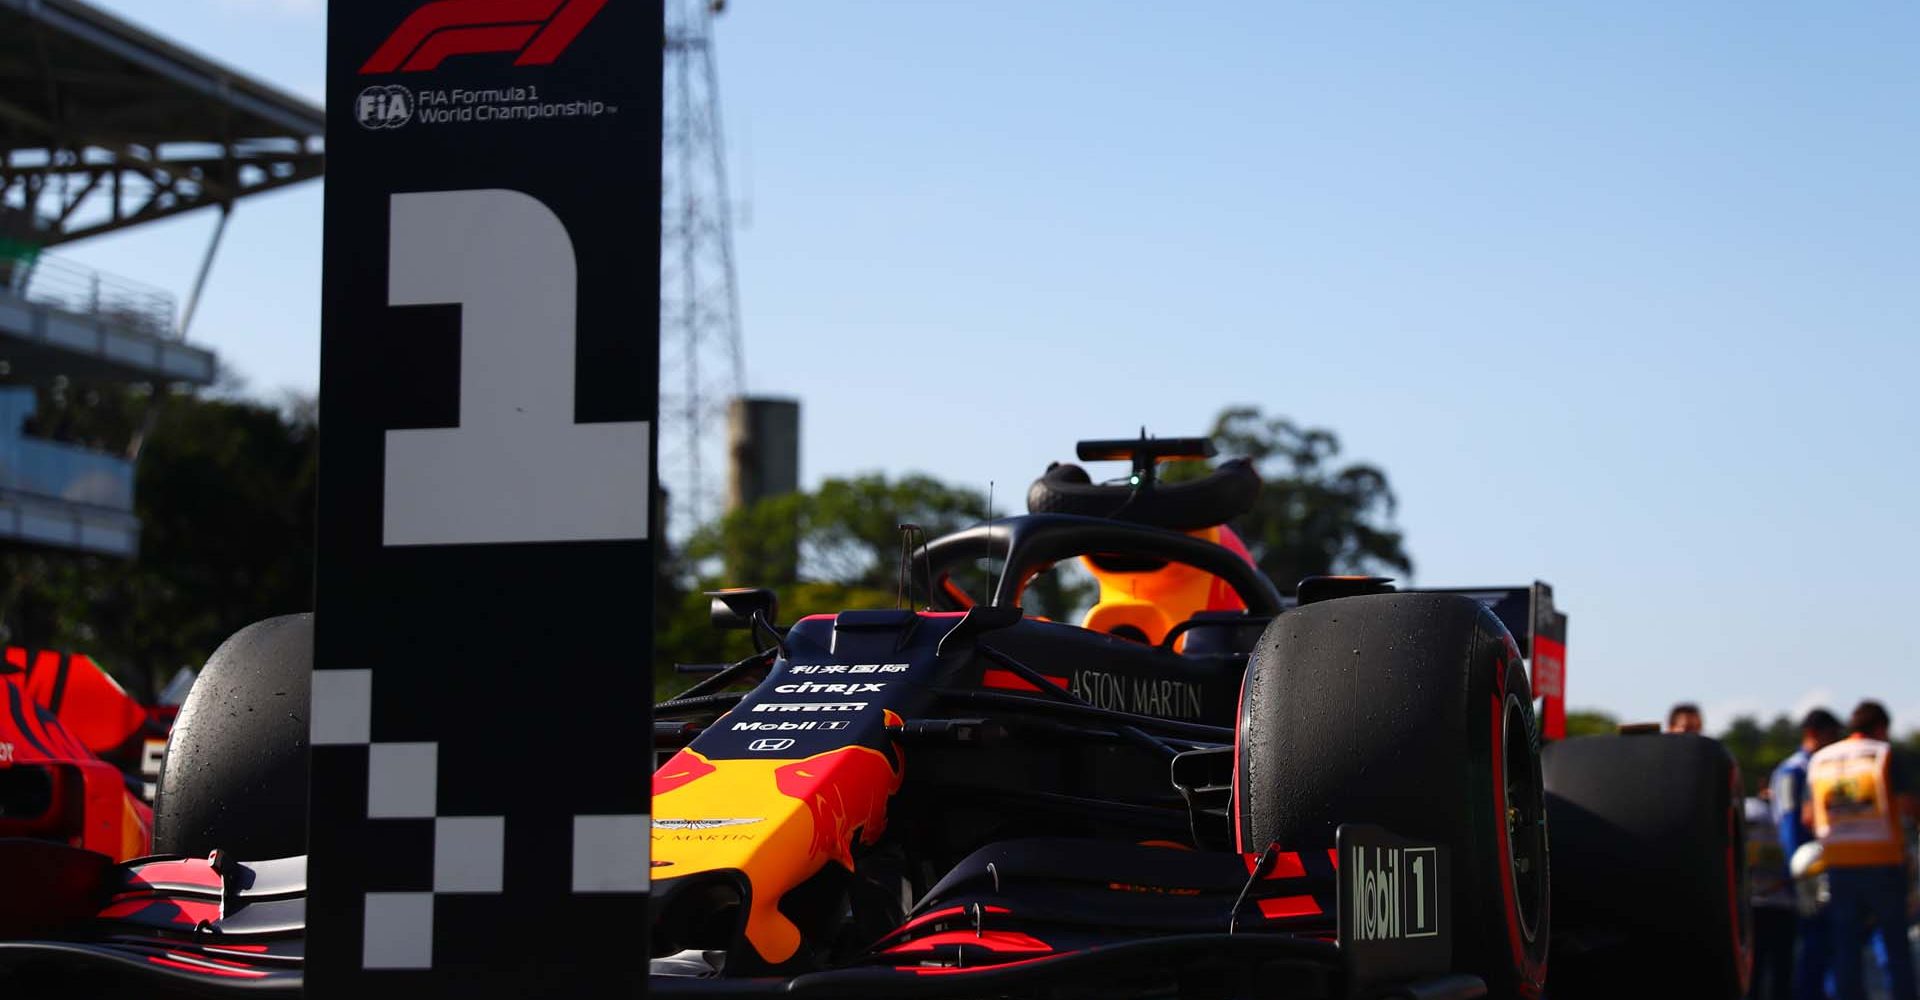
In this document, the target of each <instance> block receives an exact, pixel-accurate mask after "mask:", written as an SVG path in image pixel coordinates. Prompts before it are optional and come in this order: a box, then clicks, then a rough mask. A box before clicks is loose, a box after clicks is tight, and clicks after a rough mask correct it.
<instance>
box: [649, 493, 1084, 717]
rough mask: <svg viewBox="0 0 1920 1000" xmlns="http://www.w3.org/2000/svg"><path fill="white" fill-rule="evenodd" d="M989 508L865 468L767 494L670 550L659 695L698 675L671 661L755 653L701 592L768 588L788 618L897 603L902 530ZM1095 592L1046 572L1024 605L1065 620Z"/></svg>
mask: <svg viewBox="0 0 1920 1000" xmlns="http://www.w3.org/2000/svg"><path fill="white" fill-rule="evenodd" d="M986 508H987V499H986V497H985V496H984V495H982V494H981V493H979V492H977V491H974V490H970V489H966V488H963V487H954V486H948V485H947V484H945V483H942V482H940V481H939V480H937V479H934V478H933V477H931V476H926V475H920V474H912V475H907V476H903V477H900V478H898V479H890V478H888V477H887V476H885V475H883V474H880V473H866V474H863V475H858V476H853V477H850V478H844V479H841V478H835V479H828V480H826V481H825V482H822V483H821V484H820V488H819V489H818V490H815V491H813V492H811V493H792V494H787V495H785V496H778V497H769V498H767V499H764V500H761V501H760V502H758V503H756V504H754V505H752V506H750V507H747V508H744V509H740V510H734V511H730V512H728V513H727V514H726V515H724V516H723V517H721V518H720V519H719V520H718V521H716V522H713V523H711V524H708V525H705V526H703V527H701V528H699V529H697V530H696V531H695V532H694V534H693V536H692V537H691V538H690V539H689V540H688V541H687V544H686V545H685V546H684V548H683V549H682V551H680V552H679V553H676V554H675V556H674V557H672V559H671V561H670V564H669V566H668V571H667V572H666V573H665V574H664V579H663V581H662V586H661V587H660V600H659V602H658V605H657V611H658V620H657V623H656V641H655V653H654V669H655V687H656V690H658V691H659V692H660V693H662V694H663V695H664V694H666V693H669V692H675V691H680V690H682V689H684V688H686V687H687V686H689V685H690V684H692V683H693V681H695V680H697V678H695V677H691V676H687V675H682V674H676V673H674V672H673V665H674V664H676V663H718V662H727V661H731V660H733V659H737V658H739V657H741V656H745V655H746V654H747V653H749V652H751V651H752V649H751V647H750V646H749V645H748V643H747V640H746V638H745V635H744V633H738V632H734V633H723V632H720V631H718V630H716V629H714V628H713V627H712V626H711V625H709V624H708V621H707V613H708V602H707V598H705V597H703V596H701V592H702V591H706V590H713V589H716V588H719V587H768V588H771V589H772V590H773V591H774V593H775V594H776V595H778V597H779V600H780V618H781V621H782V622H793V621H796V620H798V619H800V618H804V617H806V616H807V615H813V614H833V613H835V612H839V611H845V610H849V609H857V608H890V607H893V606H895V604H896V602H897V599H898V593H899V569H900V532H899V528H898V526H899V525H901V524H918V525H920V526H921V527H922V528H923V529H924V530H925V531H926V535H927V538H928V539H933V538H938V537H940V536H941V535H944V534H949V533H951V532H954V531H958V530H960V529H961V528H964V527H967V526H968V525H972V524H977V523H979V522H980V521H983V520H985V519H986V517H987V509H986ZM984 579H985V568H984V567H982V576H981V580H982V581H984ZM1092 588H1093V583H1092V580H1091V579H1090V578H1087V577H1085V576H1084V575H1079V576H1075V575H1072V574H1068V573H1063V572H1058V571H1056V572H1052V573H1046V574H1042V575H1041V576H1040V577H1038V578H1036V579H1035V580H1034V581H1033V583H1032V584H1031V585H1030V586H1029V588H1028V591H1027V593H1026V595H1025V596H1024V597H1023V603H1025V604H1026V606H1027V607H1028V608H1029V609H1030V610H1032V611H1033V612H1034V613H1036V614H1045V615H1052V616H1064V615H1066V614H1069V613H1071V612H1072V611H1074V610H1075V609H1077V608H1083V607H1085V606H1086V605H1087V604H1088V603H1090V602H1091V600H1092V596H1093V595H1092ZM974 589H976V590H977V587H975V588H974ZM918 596H920V597H921V599H922V600H924V595H918Z"/></svg>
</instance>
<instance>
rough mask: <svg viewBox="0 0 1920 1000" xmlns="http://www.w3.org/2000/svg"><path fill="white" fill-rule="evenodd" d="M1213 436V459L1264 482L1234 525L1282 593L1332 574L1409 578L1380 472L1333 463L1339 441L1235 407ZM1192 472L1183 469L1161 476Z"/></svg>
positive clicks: (1389, 492)
mask: <svg viewBox="0 0 1920 1000" xmlns="http://www.w3.org/2000/svg"><path fill="white" fill-rule="evenodd" d="M1212 437H1213V441H1214V445H1215V447H1216V448H1218V450H1219V452H1220V454H1222V455H1225V456H1230V457H1244V458H1247V459H1250V460H1252V462H1253V463H1254V465H1255V467H1256V468H1258V469H1259V470H1260V474H1261V476H1262V478H1263V479H1264V480H1265V487H1264V488H1263V489H1262V490H1261V492H1260V500H1259V502H1258V503H1257V504H1255V506H1254V508H1253V510H1251V511H1249V512H1248V513H1246V514H1245V515H1243V516H1241V517H1240V518H1239V519H1238V520H1237V521H1235V522H1234V527H1235V528H1236V529H1237V530H1238V531H1239V532H1240V535H1241V537H1242V539H1244V540H1245V541H1246V543H1247V547H1248V549H1250V550H1251V551H1252V552H1253V556H1254V560H1255V561H1256V562H1258V563H1259V564H1260V569H1261V570H1262V571H1264V572H1265V573H1266V574H1267V576H1269V577H1271V578H1272V579H1273V581H1274V583H1275V584H1276V585H1278V586H1279V587H1280V588H1281V589H1282V590H1286V591H1291V590H1292V589H1293V588H1294V585H1295V584H1297V583H1299V581H1300V580H1301V578H1303V577H1308V576H1323V575H1327V574H1332V573H1377V574H1381V575H1394V574H1398V575H1400V576H1402V577H1411V576H1412V575H1413V558H1412V557H1411V556H1409V555H1408V554H1407V549H1406V538H1405V536H1404V535H1403V534H1402V533H1401V532H1400V531H1399V529H1397V528H1395V527H1393V526H1392V521H1393V515H1394V513H1395V512H1396V510H1397V509H1398V506H1399V501H1398V499H1397V498H1396V497H1395V496H1394V494H1393V488H1392V486H1391V485H1389V484H1388V482H1387V474H1386V472H1385V471H1383V470H1381V469H1380V468H1379V467H1377V466H1373V465H1368V464H1365V463H1351V464H1345V465H1336V463H1335V461H1334V460H1335V459H1336V458H1338V457H1339V455H1340V439H1339V438H1338V437H1336V436H1335V435H1334V433H1333V432H1332V431H1330V430H1327V429H1326V428H1323V427H1307V428H1303V427H1301V426H1300V425H1298V424H1295V423H1294V422H1293V421H1291V420H1288V419H1286V418H1285V417H1267V416H1264V415H1263V414H1262V413H1261V411H1260V408H1259V407H1256V406H1234V407H1229V408H1227V409H1226V410H1223V411H1222V412H1221V413H1220V416H1219V417H1218V418H1217V419H1216V420H1215V421H1214V424H1213V434H1212ZM1191 464H1192V463H1189V465H1191ZM1169 471H1170V472H1171V471H1173V470H1169ZM1195 474H1196V470H1193V469H1192V468H1190V467H1189V468H1188V469H1183V470H1180V472H1178V473H1176V474H1175V475H1174V476H1169V477H1168V478H1170V479H1172V478H1176V477H1179V478H1188V477H1192V476H1193V475H1195Z"/></svg>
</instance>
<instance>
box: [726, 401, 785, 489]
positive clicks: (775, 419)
mask: <svg viewBox="0 0 1920 1000" xmlns="http://www.w3.org/2000/svg"><path fill="white" fill-rule="evenodd" d="M727 452H728V456H729V461H728V463H727V470H728V476H727V509H728V510H734V509H737V508H740V507H746V506H751V505H752V504H753V503H755V502H756V501H759V500H764V499H766V498H767V497H775V496H779V495H781V494H783V493H793V492H796V491H798V490H799V489H800V401H799V400H797V399H769V398H766V397H746V396H743V397H737V398H735V399H734V400H733V401H732V402H730V403H728V404H727Z"/></svg>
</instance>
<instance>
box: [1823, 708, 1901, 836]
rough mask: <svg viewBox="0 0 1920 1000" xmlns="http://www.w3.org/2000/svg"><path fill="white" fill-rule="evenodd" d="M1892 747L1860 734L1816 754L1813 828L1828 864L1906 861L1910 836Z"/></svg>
mask: <svg viewBox="0 0 1920 1000" xmlns="http://www.w3.org/2000/svg"><path fill="white" fill-rule="evenodd" d="M1892 762H1893V748H1891V747H1889V746H1887V744H1885V743H1882V742H1880V741H1879V740H1870V739H1867V738H1866V737H1864V736H1859V735H1855V736H1853V737H1852V738H1850V739H1844V740H1841V741H1840V742H1838V743H1835V744H1833V745H1832V746H1829V747H1827V748H1825V749H1823V750H1821V751H1820V752H1818V753H1816V754H1814V755H1813V759H1811V760H1810V761H1808V762H1807V787H1808V789H1809V790H1810V792H1811V794H1812V797H1813V833H1814V836H1816V837H1819V838H1820V844H1821V849H1822V853H1823V855H1824V856H1825V858H1826V862H1827V865H1828V867H1841V868H1862V867H1869V866H1880V865H1895V866H1897V865H1903V864H1905V863H1906V842H1905V838H1904V837H1903V836H1902V835H1901V830H1900V817H1899V815H1898V814H1897V813H1896V812H1895V811H1894V807H1893V789H1891V788H1889V787H1888V768H1889V767H1890V766H1891V764H1892Z"/></svg>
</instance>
